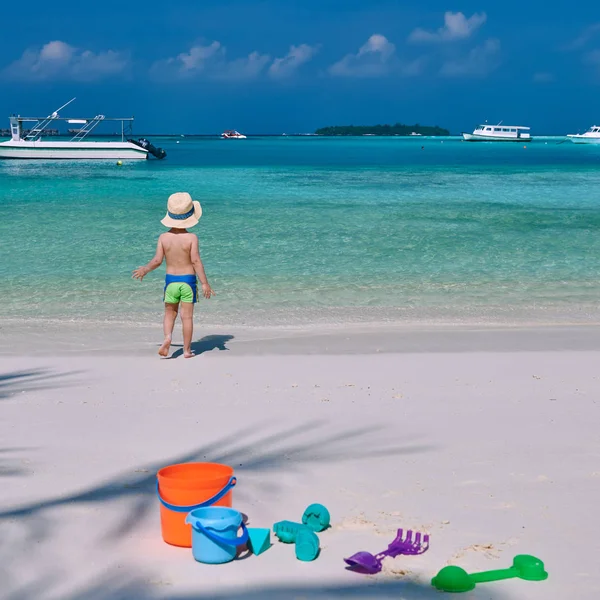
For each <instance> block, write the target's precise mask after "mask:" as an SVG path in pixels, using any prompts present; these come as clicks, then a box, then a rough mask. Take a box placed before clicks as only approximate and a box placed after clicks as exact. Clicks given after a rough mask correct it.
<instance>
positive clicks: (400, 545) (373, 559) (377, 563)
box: [344, 529, 429, 575]
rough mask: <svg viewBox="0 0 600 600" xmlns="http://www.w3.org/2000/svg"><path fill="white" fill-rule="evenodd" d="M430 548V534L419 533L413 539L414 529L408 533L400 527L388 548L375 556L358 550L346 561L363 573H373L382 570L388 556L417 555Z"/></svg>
mask: <svg viewBox="0 0 600 600" xmlns="http://www.w3.org/2000/svg"><path fill="white" fill-rule="evenodd" d="M428 549H429V536H428V535H423V536H421V534H420V533H417V534H416V535H415V537H414V539H413V532H412V530H410V529H408V530H407V531H406V533H405V532H404V530H403V529H398V534H397V535H396V539H395V540H394V541H393V542H392V543H391V544H390V545H389V546H388V547H387V550H384V551H383V552H380V553H379V554H376V555H375V556H373V555H372V554H371V553H370V552H357V553H356V554H353V555H352V556H351V557H350V558H345V559H344V562H345V563H346V564H347V565H349V566H350V567H352V568H355V569H359V570H361V571H362V572H363V573H366V574H369V575H372V574H375V573H379V571H381V566H382V563H383V559H384V558H386V557H388V556H389V557H391V558H394V557H395V556H398V555H400V554H408V555H416V554H423V552H426V551H427V550H428Z"/></svg>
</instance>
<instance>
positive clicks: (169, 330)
mask: <svg viewBox="0 0 600 600" xmlns="http://www.w3.org/2000/svg"><path fill="white" fill-rule="evenodd" d="M178 307H179V305H178V304H170V303H168V302H165V318H164V320H163V330H164V332H165V341H164V342H163V343H162V346H161V347H160V348H159V349H158V353H159V354H160V355H161V356H168V354H169V348H170V347H171V339H172V337H173V328H174V327H175V319H177V309H178Z"/></svg>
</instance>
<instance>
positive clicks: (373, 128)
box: [315, 123, 450, 135]
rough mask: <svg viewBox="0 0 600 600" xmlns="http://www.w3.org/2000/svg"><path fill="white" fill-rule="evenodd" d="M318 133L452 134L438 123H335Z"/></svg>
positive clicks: (318, 130)
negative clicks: (432, 124)
mask: <svg viewBox="0 0 600 600" xmlns="http://www.w3.org/2000/svg"><path fill="white" fill-rule="evenodd" d="M315 133H316V134H317V135H411V134H412V133H420V134H421V135H450V132H449V131H448V130H447V129H444V128H443V127H438V126H437V125H435V126H433V127H431V126H430V125H419V124H418V123H417V124H416V125H403V124H402V123H396V124H395V125H334V126H331V127H321V129H317V131H315Z"/></svg>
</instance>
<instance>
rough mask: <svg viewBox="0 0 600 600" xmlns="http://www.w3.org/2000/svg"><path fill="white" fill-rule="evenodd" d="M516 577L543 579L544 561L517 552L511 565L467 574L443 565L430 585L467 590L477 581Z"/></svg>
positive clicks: (449, 590)
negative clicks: (506, 567)
mask: <svg viewBox="0 0 600 600" xmlns="http://www.w3.org/2000/svg"><path fill="white" fill-rule="evenodd" d="M513 577H518V578H519V579H525V580H526V581H544V579H548V573H547V572H546V571H545V570H544V563H543V562H542V561H541V560H540V559H539V558H536V557H535V556H529V555H528V554H519V555H518V556H515V558H514V559H513V564H512V567H510V568H508V569H497V570H495V571H483V572H481V573H472V574H471V575H469V574H468V573H467V572H466V571H465V570H464V569H462V568H461V567H454V566H451V567H444V568H443V569H442V570H441V571H440V572H439V573H438V574H437V575H436V576H435V577H434V578H433V579H432V580H431V585H433V586H434V587H435V588H437V589H438V590H440V591H442V592H469V591H471V590H472V589H473V588H474V587H475V584H477V583H487V582H489V581H499V580H501V579H511V578H513Z"/></svg>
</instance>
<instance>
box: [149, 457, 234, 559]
mask: <svg viewBox="0 0 600 600" xmlns="http://www.w3.org/2000/svg"><path fill="white" fill-rule="evenodd" d="M236 483H237V479H236V478H235V477H234V476H233V469H232V468H231V467H227V466H225V465H219V464H216V463H184V464H179V465H172V466H169V467H165V468H164V469H160V471H159V472H158V474H157V480H156V492H157V494H158V499H159V500H160V504H161V506H160V522H161V529H162V537H163V540H164V541H165V542H167V544H171V545H173V546H183V547H184V548H191V546H192V528H191V527H190V525H188V524H186V521H185V518H186V515H187V514H188V513H190V512H192V511H193V510H195V509H197V508H202V507H206V506H213V505H214V506H229V507H230V506H231V490H232V489H233V487H234V486H235V484H236Z"/></svg>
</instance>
